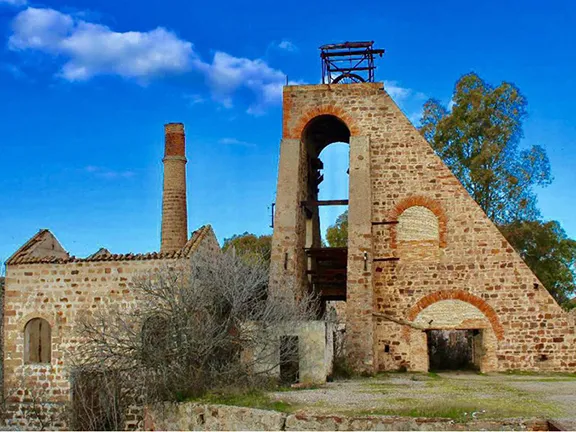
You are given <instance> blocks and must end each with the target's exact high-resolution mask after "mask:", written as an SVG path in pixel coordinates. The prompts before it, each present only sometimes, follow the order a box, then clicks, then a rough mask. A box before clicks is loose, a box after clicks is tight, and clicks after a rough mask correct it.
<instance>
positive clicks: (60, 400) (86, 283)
mask: <svg viewBox="0 0 576 432" xmlns="http://www.w3.org/2000/svg"><path fill="white" fill-rule="evenodd" d="M219 249H220V248H219V245H218V242H217V240H216V238H215V237H214V234H213V232H212V230H211V229H209V231H207V232H206V235H203V236H202V238H201V239H200V240H199V243H198V244H197V245H196V247H195V249H194V250H195V253H216V252H217V251H219ZM127 258H129V256H124V259H121V260H111V261H82V260H78V261H74V262H68V263H46V264H16V265H8V266H7V267H6V301H5V305H4V378H5V379H4V396H5V399H6V409H7V421H6V423H7V425H8V426H15V427H21V428H24V429H31V428H38V426H39V423H38V421H37V419H36V418H35V415H34V413H33V410H34V409H35V407H36V408H37V406H35V405H37V404H38V403H42V404H43V406H42V408H43V409H45V410H46V412H48V413H49V415H48V417H49V423H50V427H51V428H67V427H68V425H67V424H66V420H67V412H66V409H67V402H69V401H70V398H71V394H70V388H71V386H70V381H69V372H70V370H69V366H70V355H71V354H72V353H73V352H74V350H75V347H76V346H78V344H79V343H81V342H82V341H81V339H79V337H78V335H77V334H76V331H75V324H76V322H77V320H78V319H79V317H80V316H82V315H90V313H91V312H92V311H93V310H95V309H96V308H98V307H100V306H102V305H104V306H106V305H114V306H115V307H119V308H120V309H126V310H128V309H129V308H131V307H133V306H135V305H136V304H137V301H138V298H137V294H136V292H135V291H134V287H133V282H132V281H133V278H134V277H135V276H136V275H139V274H142V273H144V272H148V271H151V270H156V269H160V268H163V267H164V266H168V265H174V264H175V263H176V262H177V260H175V259H136V260H132V259H127ZM36 317H40V318H44V319H45V320H46V321H48V323H49V324H50V326H51V330H52V338H51V339H52V344H51V347H52V356H51V362H50V364H24V326H25V325H26V323H27V322H28V321H29V320H30V319H32V318H36ZM25 388H28V389H29V390H30V392H29V394H25V392H24V389H25ZM32 399H37V403H34V402H33V401H32ZM139 420H141V419H138V418H137V417H136V416H134V415H132V416H131V417H129V418H128V423H127V425H126V427H127V428H134V427H136V426H137V424H138V422H139Z"/></svg>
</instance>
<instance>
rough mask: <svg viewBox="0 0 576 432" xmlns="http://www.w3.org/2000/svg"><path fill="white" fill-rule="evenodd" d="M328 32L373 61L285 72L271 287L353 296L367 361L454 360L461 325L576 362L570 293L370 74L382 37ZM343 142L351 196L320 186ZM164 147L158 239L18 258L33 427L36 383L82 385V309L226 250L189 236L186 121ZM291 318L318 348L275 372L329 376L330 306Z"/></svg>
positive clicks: (487, 345) (131, 421)
mask: <svg viewBox="0 0 576 432" xmlns="http://www.w3.org/2000/svg"><path fill="white" fill-rule="evenodd" d="M324 48H325V49H323V53H326V56H327V58H328V60H330V58H331V57H330V55H332V54H333V53H334V52H344V53H345V54H343V55H342V57H346V55H360V56H361V59H362V58H364V60H366V61H367V64H368V65H367V66H366V67H365V69H360V70H355V69H354V68H350V67H346V66H341V65H340V66H339V63H338V62H336V63H330V64H326V63H325V64H324V67H325V72H326V73H327V76H325V82H324V83H323V84H318V85H289V86H285V87H284V90H283V113H282V142H281V145H280V162H279V169H278V183H277V197H276V204H275V209H276V211H275V215H274V232H273V241H272V256H271V268H270V289H273V290H286V289H287V287H297V289H299V290H301V291H312V292H314V293H316V294H317V295H318V296H319V298H320V299H321V301H322V302H323V303H324V304H325V303H326V302H328V301H341V302H346V324H345V339H346V356H347V359H348V361H349V362H350V364H351V365H352V366H353V368H354V369H355V370H356V371H359V372H369V373H374V372H378V371H386V370H410V371H428V370H429V368H430V365H433V366H434V365H435V364H438V363H440V364H442V363H443V362H446V360H443V358H445V356H444V357H442V354H446V352H445V351H446V348H445V346H446V344H445V343H444V342H434V341H446V343H451V341H453V340H459V339H460V340H465V341H466V343H468V344H469V345H468V347H469V349H468V350H467V351H466V353H467V354H466V356H468V357H469V359H468V360H469V362H470V363H471V364H472V365H473V366H474V367H476V368H477V369H479V370H480V371H482V372H492V371H506V370H524V371H559V372H560V371H561V372H575V371H576V334H575V332H576V330H575V315H574V314H568V313H566V312H565V311H564V310H562V309H561V308H560V307H559V306H558V304H557V303H556V302H555V301H554V299H553V298H552V297H551V296H550V294H549V293H548V291H547V290H546V289H545V288H544V287H543V286H542V284H541V283H540V281H539V280H538V279H537V278H536V276H535V275H534V274H533V273H532V272H531V270H530V269H529V268H528V267H527V266H526V264H525V263H524V262H523V261H522V259H521V258H520V257H519V255H518V254H517V253H516V252H515V251H514V250H513V248H512V247H511V246H510V244H509V243H508V242H507V241H506V239H505V238H504V237H503V236H502V234H501V233H500V232H499V231H498V229H497V228H496V226H495V225H494V224H493V223H492V222H491V221H490V220H489V219H488V217H487V216H486V215H485V214H484V212H483V211H482V210H481V208H480V207H479V206H478V204H476V202H475V201H474V200H473V199H472V198H471V197H470V195H469V194H468V193H467V191H466V190H465V189H464V187H463V186H462V185H461V184H460V182H459V181H458V179H457V178H456V177H455V176H454V175H453V174H452V172H451V171H450V170H449V169H448V168H447V167H446V165H444V163H443V162H442V161H441V159H440V158H439V157H438V156H437V155H436V154H435V153H434V151H433V149H432V147H431V146H430V145H429V144H428V143H427V142H426V141H425V140H424V138H423V137H422V136H421V135H420V133H419V132H418V131H417V129H416V128H415V127H414V126H413V125H412V124H411V122H410V121H409V120H408V118H407V117H406V115H405V114H404V113H403V112H402V111H401V110H400V109H399V108H398V106H397V105H396V104H395V102H394V101H393V100H392V98H391V97H390V95H389V94H388V93H387V92H386V88H385V86H384V84H383V83H379V82H373V76H374V74H373V72H374V64H373V59H372V58H371V56H373V55H374V54H376V55H378V54H380V55H381V54H382V52H383V51H382V50H373V49H372V44H371V43H368V44H366V43H360V44H343V45H330V46H326V47H324ZM356 51H358V52H359V54H354V52H356ZM351 52H352V54H350V53H351ZM370 52H371V53H370ZM323 58H324V57H323ZM324 60H326V58H324ZM363 72H367V74H366V76H367V78H363V75H362V73H363ZM336 142H343V143H347V144H348V145H349V148H350V164H349V198H348V199H347V200H333V201H330V202H327V201H321V200H319V198H318V186H319V183H320V182H321V179H322V173H321V171H322V168H323V165H322V161H321V160H320V158H319V155H320V152H321V151H322V150H323V149H324V148H326V147H327V146H329V145H331V144H333V143H336ZM163 163H164V184H163V203H162V234H161V249H160V252H154V253H146V254H131V253H129V254H113V253H111V252H109V251H108V250H106V249H100V250H98V251H97V252H95V253H94V254H92V255H90V256H88V257H86V258H77V257H74V256H71V255H70V254H69V253H68V252H67V251H66V250H65V248H64V247H63V246H62V245H61V244H60V243H59V242H58V240H57V239H56V237H55V236H54V235H53V234H52V233H51V232H50V231H48V230H40V231H39V232H38V233H37V234H36V235H34V236H33V237H32V238H31V239H30V240H29V241H28V242H26V243H25V244H24V245H23V246H22V247H21V248H19V249H18V250H17V251H16V252H15V253H14V254H13V255H12V256H11V257H10V258H9V259H8V261H7V262H6V278H5V286H4V294H5V295H4V307H3V310H4V317H3V326H4V328H3V384H4V397H5V401H6V409H7V411H8V414H9V415H8V418H9V424H10V425H13V426H24V427H30V425H29V424H28V423H27V419H26V409H27V406H28V405H29V399H27V395H26V392H25V387H27V388H28V389H42V391H43V392H44V393H45V395H47V397H48V399H49V400H50V403H51V404H52V405H53V409H54V410H58V409H60V408H62V407H63V406H64V404H65V403H66V402H69V401H70V398H71V384H70V379H69V378H70V377H69V370H68V366H69V359H68V355H69V354H68V353H69V351H71V350H73V349H74V347H75V346H76V345H77V344H79V343H80V342H81V341H78V340H77V339H76V338H75V336H74V331H73V330H74V323H75V322H76V320H77V317H78V316H79V314H80V313H82V311H85V310H89V309H91V308H94V307H96V306H97V305H100V304H132V303H133V302H135V301H137V298H136V297H135V295H134V292H133V291H132V285H131V281H132V278H133V277H134V276H135V275H136V274H138V273H140V272H142V271H147V270H153V269H158V268H159V267H160V266H162V265H164V264H166V263H174V262H176V261H178V260H181V259H184V258H188V257H190V256H192V254H195V253H199V252H201V251H202V252H206V253H218V251H219V250H220V247H219V245H218V242H217V240H216V237H215V235H214V232H213V231H212V228H211V227H210V226H203V227H201V228H199V229H197V230H196V231H194V232H193V233H192V235H191V236H188V222H187V210H186V170H185V166H186V157H185V137H184V128H183V125H182V124H180V123H171V124H167V125H166V126H165V157H164V159H163ZM344 202H345V203H346V204H347V205H348V212H349V216H348V245H347V247H344V248H326V247H323V245H322V241H321V234H320V233H321V231H320V230H321V226H320V219H319V211H318V209H319V207H320V206H323V205H332V204H343V203H344ZM287 327H290V328H288V329H286V330H282V331H280V332H279V345H281V343H283V342H282V341H285V342H286V343H291V344H300V345H299V346H300V348H302V350H301V352H304V351H309V352H312V354H311V355H310V357H308V358H300V359H298V360H297V361H295V363H297V364H295V365H294V367H295V368H299V371H298V372H294V371H285V372H283V371H277V372H278V373H279V374H280V375H282V374H283V373H286V374H288V375H291V376H298V374H299V376H300V378H302V379H309V380H312V381H316V382H317V381H323V380H325V378H326V376H327V375H329V374H330V373H331V355H332V352H333V347H332V346H331V344H332V343H333V341H334V340H335V339H336V338H334V337H333V336H334V335H333V332H332V327H331V326H329V325H326V324H325V323H322V322H321V321H312V322H305V323H301V325H297V324H294V325H290V326H287ZM439 332H441V333H439ZM441 335H447V338H448V339H446V338H444V336H441ZM298 338H299V339H298ZM304 348H305V349H304ZM443 350H444V352H442V351H443ZM278 352H279V355H281V347H280V346H279V349H278ZM438 353H439V354H438ZM22 377H25V378H26V380H27V381H26V383H24V382H23V381H21V378H22ZM27 404H28V405H27ZM127 419H128V424H127V425H126V426H127V427H136V425H137V423H138V417H137V416H135V415H133V416H128V418H127ZM51 426H52V427H55V428H59V427H60V428H64V427H66V425H65V424H64V423H62V422H61V421H57V422H55V423H54V424H53V425H51Z"/></svg>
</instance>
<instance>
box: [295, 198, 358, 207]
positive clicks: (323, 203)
mask: <svg viewBox="0 0 576 432" xmlns="http://www.w3.org/2000/svg"><path fill="white" fill-rule="evenodd" d="M301 205H302V207H318V206H332V205H348V200H347V199H344V200H322V201H302V203H301Z"/></svg>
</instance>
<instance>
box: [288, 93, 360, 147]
mask: <svg viewBox="0 0 576 432" xmlns="http://www.w3.org/2000/svg"><path fill="white" fill-rule="evenodd" d="M285 97H288V98H289V96H285ZM286 105H289V104H286V103H285V106H286ZM321 115H333V116H334V117H337V118H339V119H340V120H341V121H343V122H344V123H345V124H346V126H348V129H349V130H350V135H351V136H357V135H360V130H359V129H358V127H357V126H356V124H355V122H354V119H353V118H352V117H350V116H349V115H348V114H347V113H346V112H345V111H344V110H343V109H342V108H340V107H338V106H336V105H323V106H320V107H315V108H313V109H310V110H308V111H307V112H305V113H304V114H302V115H301V116H300V117H299V118H298V121H297V123H296V125H295V126H293V127H292V128H291V129H290V130H288V129H287V128H288V118H286V119H285V123H286V129H284V131H285V132H284V138H293V139H299V138H300V137H301V136H302V132H304V130H305V129H306V126H307V125H308V124H309V123H310V121H312V120H313V119H315V118H316V117H318V116H321Z"/></svg>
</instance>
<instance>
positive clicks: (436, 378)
mask: <svg viewBox="0 0 576 432" xmlns="http://www.w3.org/2000/svg"><path fill="white" fill-rule="evenodd" d="M269 396H270V398H271V399H273V400H276V401H282V402H284V403H287V404H290V405H291V406H294V407H295V408H300V409H305V410H306V411H307V412H316V413H318V414H345V415H402V416H412V417H447V418H451V419H454V420H458V421H466V420H467V419H504V418H532V417H537V418H546V419H553V420H556V421H559V422H562V423H563V424H564V425H567V426H569V427H570V429H572V430H576V374H573V375H531V374H490V375H481V374H476V373H466V372H462V373H459V372H451V373H439V374H434V373H429V374H411V373H390V374H382V375H378V376H376V377H372V378H358V379H354V380H343V381H335V382H331V383H327V384H325V385H323V386H321V387H319V388H314V389H308V390H289V391H283V392H275V393H271V394H270V395H269Z"/></svg>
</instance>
